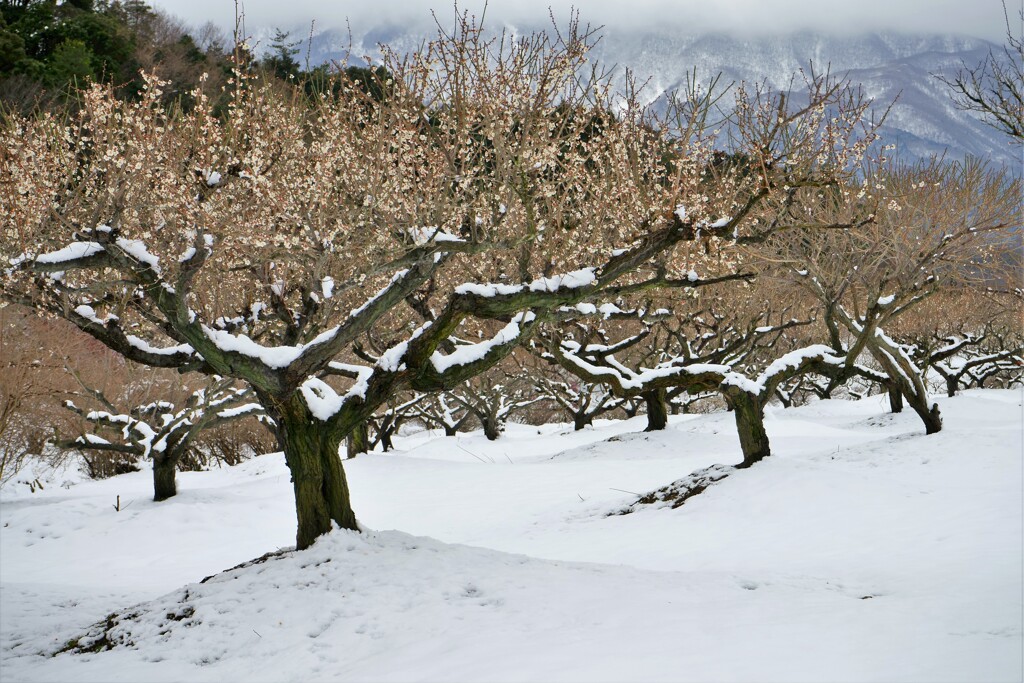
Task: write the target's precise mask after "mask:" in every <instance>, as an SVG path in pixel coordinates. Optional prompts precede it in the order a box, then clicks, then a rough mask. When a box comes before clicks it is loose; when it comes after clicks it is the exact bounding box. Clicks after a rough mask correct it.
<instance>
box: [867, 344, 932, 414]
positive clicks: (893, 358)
mask: <svg viewBox="0 0 1024 683" xmlns="http://www.w3.org/2000/svg"><path fill="white" fill-rule="evenodd" d="M868 350H869V351H870V352H871V355H872V356H873V357H874V359H875V361H876V362H877V363H878V364H879V365H880V366H881V367H882V370H884V371H885V374H886V375H888V376H889V380H890V382H892V383H893V385H894V386H895V387H896V388H897V389H898V390H899V392H900V393H901V394H903V398H904V399H905V400H906V402H907V403H909V404H910V407H911V408H913V409H914V412H915V413H917V415H918V417H920V418H921V421H922V422H924V431H925V434H935V433H937V432H940V431H942V418H941V417H940V416H939V406H938V404H932V405H928V387H927V385H926V384H925V381H924V377H922V376H921V374H920V373H921V371H920V369H918V368H916V367H915V366H914V365H913V363H911V362H910V361H909V360H908V359H907V358H906V357H905V356H904V354H903V352H902V351H901V349H900V348H899V347H898V346H896V345H895V344H893V343H892V342H891V341H889V340H888V338H887V337H885V336H884V335H875V336H873V337H872V338H871V340H870V342H869V343H868Z"/></svg>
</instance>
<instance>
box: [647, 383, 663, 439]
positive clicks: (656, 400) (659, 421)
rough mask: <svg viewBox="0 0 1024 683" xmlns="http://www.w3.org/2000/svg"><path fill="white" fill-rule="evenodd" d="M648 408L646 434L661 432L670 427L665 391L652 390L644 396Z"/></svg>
mask: <svg viewBox="0 0 1024 683" xmlns="http://www.w3.org/2000/svg"><path fill="white" fill-rule="evenodd" d="M642 395H643V399H644V405H646V406H647V428H646V429H644V431H645V432H657V431H661V430H662V429H664V428H665V427H666V426H667V425H668V399H667V398H666V395H665V389H652V390H651V391H645V392H644V393H643V394H642Z"/></svg>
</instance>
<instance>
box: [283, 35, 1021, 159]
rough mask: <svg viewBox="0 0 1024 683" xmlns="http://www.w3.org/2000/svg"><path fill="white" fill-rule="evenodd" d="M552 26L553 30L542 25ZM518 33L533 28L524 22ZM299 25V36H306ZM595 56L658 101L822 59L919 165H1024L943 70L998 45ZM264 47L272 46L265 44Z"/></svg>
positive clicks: (706, 45) (779, 85) (616, 49)
mask: <svg viewBox="0 0 1024 683" xmlns="http://www.w3.org/2000/svg"><path fill="white" fill-rule="evenodd" d="M537 28H538V29H541V30H543V29H544V28H545V26H544V25H540V24H539V25H538V26H537ZM513 30H514V31H515V32H517V33H524V32H528V31H530V30H532V27H526V26H518V27H516V28H515V29H513ZM301 34H302V31H301V30H299V29H296V31H295V32H293V34H292V35H294V36H297V35H301ZM431 35H432V32H431V30H430V29H429V28H423V29H415V28H410V27H403V26H395V25H392V26H377V27H375V28H373V29H371V30H368V31H366V32H364V33H361V34H353V35H351V36H350V35H349V34H348V32H347V31H343V30H325V31H321V32H318V33H316V34H315V35H313V37H312V39H311V40H309V41H307V42H306V44H304V45H302V50H301V54H300V55H299V58H300V59H302V60H305V59H307V58H308V60H309V63H310V64H320V63H323V62H325V61H333V60H344V59H345V58H346V56H347V55H352V60H353V61H358V59H359V58H360V57H362V56H367V57H369V58H371V59H377V58H379V56H380V50H379V47H378V46H379V44H388V45H390V46H391V47H392V48H394V49H396V50H398V51H400V52H404V51H408V50H413V49H415V48H416V47H417V46H418V45H420V44H421V42H422V41H423V40H425V39H426V38H427V37H429V36H431ZM600 35H601V36H602V37H601V40H600V41H599V43H598V44H597V46H596V48H595V49H594V51H593V52H592V53H591V54H592V56H593V58H594V59H597V60H600V61H601V62H602V63H604V64H608V65H614V66H615V73H616V74H618V77H619V78H622V75H623V74H624V73H625V70H626V68H629V69H631V70H632V71H633V72H634V73H635V75H636V76H637V77H638V78H639V80H640V81H645V80H646V81H647V85H646V93H647V94H648V96H649V98H650V100H651V101H655V102H657V100H658V98H659V97H663V96H664V93H666V92H668V91H671V90H673V89H676V88H679V87H681V86H682V85H684V84H685V79H686V78H687V76H688V75H689V74H692V73H693V71H694V68H696V73H697V76H698V78H699V79H702V80H705V79H708V78H710V77H712V76H714V75H716V74H719V73H721V74H722V76H721V81H720V83H722V84H725V83H730V82H740V81H746V82H748V83H749V82H760V81H766V82H767V83H768V84H769V85H770V86H771V87H772V88H774V89H779V90H781V89H787V88H789V87H790V85H791V83H792V84H793V85H794V86H796V85H799V84H800V82H801V81H800V79H799V76H797V78H796V81H795V82H794V81H793V78H794V75H796V74H798V72H799V70H800V69H801V68H804V69H806V68H808V66H809V65H810V64H812V63H813V65H814V67H815V68H817V69H822V68H824V67H829V68H830V69H831V71H832V73H833V74H839V75H844V74H845V75H847V76H848V77H849V79H850V80H851V81H852V82H854V83H860V84H862V85H863V87H864V90H865V92H866V93H867V95H868V96H869V97H871V98H873V99H874V101H875V102H876V110H877V111H878V112H879V113H880V112H882V111H884V110H885V109H886V108H887V107H889V106H890V105H892V107H891V109H890V111H889V114H888V118H887V119H886V122H885V125H884V127H883V131H882V132H883V136H884V141H885V142H886V143H894V144H896V145H897V149H898V151H899V153H900V156H901V158H903V159H905V160H912V159H915V158H920V157H926V156H929V155H931V154H942V153H946V155H947V158H953V159H955V158H961V157H963V156H964V155H967V154H970V155H975V156H982V157H987V158H990V159H991V160H992V161H993V162H994V163H997V164H1006V165H1010V166H1012V167H1013V168H1017V169H1019V168H1020V167H1021V158H1020V149H1019V148H1017V147H1013V146H1011V145H1010V144H1009V140H1008V138H1006V137H1005V136H1004V135H1002V134H1001V133H999V132H997V131H995V130H993V129H991V128H989V127H988V126H986V125H985V124H984V123H983V122H982V121H980V120H979V119H978V118H977V117H975V116H974V115H972V114H968V113H966V112H963V111H960V110H958V109H956V107H954V106H953V102H952V100H951V99H950V91H949V88H948V87H947V86H946V85H944V84H943V83H942V82H941V81H939V79H938V78H936V76H935V75H936V74H945V75H947V76H950V75H952V74H954V73H956V71H957V69H959V68H961V66H962V65H963V64H967V65H970V66H973V65H975V64H977V63H979V62H980V61H981V60H982V59H983V58H984V57H985V55H986V54H987V53H988V51H989V50H990V49H992V48H993V47H996V46H995V45H994V44H993V43H990V42H988V41H985V40H982V39H979V38H969V37H963V36H943V35H913V34H898V33H874V34H863V35H855V36H829V35H822V34H817V33H811V32H801V33H794V34H789V35H785V36H781V35H776V36H756V37H755V36H748V37H739V36H732V35H723V34H707V35H700V36H695V35H685V34H683V33H675V32H670V31H668V30H665V31H661V32H656V31H638V30H626V29H617V28H616V27H604V28H602V29H601V30H600ZM264 44H267V43H266V42H264Z"/></svg>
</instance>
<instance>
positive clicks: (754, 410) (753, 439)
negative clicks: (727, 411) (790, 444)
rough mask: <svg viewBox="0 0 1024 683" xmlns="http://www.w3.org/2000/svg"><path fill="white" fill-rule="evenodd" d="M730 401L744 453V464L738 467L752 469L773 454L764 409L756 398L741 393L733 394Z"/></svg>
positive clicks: (729, 398)
mask: <svg viewBox="0 0 1024 683" xmlns="http://www.w3.org/2000/svg"><path fill="white" fill-rule="evenodd" d="M728 400H729V405H731V406H732V408H733V415H735V417H736V431H737V432H739V436H740V449H741V450H742V451H743V462H742V463H740V464H739V465H737V467H739V468H743V467H750V466H751V465H753V464H754V463H755V462H758V461H759V460H763V459H764V458H767V457H768V456H769V455H771V454H772V451H771V446H770V444H769V443H768V432H766V431H765V429H764V407H763V406H762V405H761V402H760V401H759V400H758V399H757V398H756V397H754V396H751V395H750V394H748V393H746V392H741V391H736V392H734V393H731V394H730V395H729V397H728Z"/></svg>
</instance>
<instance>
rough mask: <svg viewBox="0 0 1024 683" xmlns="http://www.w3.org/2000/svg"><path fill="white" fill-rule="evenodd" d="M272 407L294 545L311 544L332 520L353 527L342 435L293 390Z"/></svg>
mask: <svg viewBox="0 0 1024 683" xmlns="http://www.w3.org/2000/svg"><path fill="white" fill-rule="evenodd" d="M275 408H276V410H275V411H274V412H275V413H276V414H274V415H273V417H274V420H275V421H276V422H277V439H278V443H279V445H280V446H281V449H282V450H283V451H284V457H285V461H286V462H287V463H288V469H289V470H290V471H291V475H292V489H293V491H294V493H295V515H296V518H297V521H298V531H297V533H296V537H295V545H296V547H297V548H298V549H299V550H303V549H305V548H308V547H309V546H311V545H312V544H313V542H314V541H315V540H316V539H317V538H318V537H319V536H322V535H323V534H326V533H328V532H329V531H330V530H331V523H332V522H334V523H336V524H337V525H338V526H339V527H341V528H342V529H352V530H358V528H359V527H358V525H357V524H356V516H355V513H354V512H352V506H351V501H350V499H349V492H348V482H347V481H346V479H345V470H344V469H343V468H342V465H341V458H340V457H339V455H338V448H339V446H340V445H341V437H339V436H337V435H332V434H331V433H330V431H329V430H328V429H327V428H326V426H325V425H324V423H322V422H321V421H320V420H318V419H316V418H315V417H313V416H312V415H311V414H310V413H309V410H308V409H307V408H306V406H305V403H303V401H302V398H301V397H300V396H298V395H297V394H293V395H292V396H291V397H289V398H288V399H287V400H286V401H284V402H282V403H278V404H277V405H276V406H275Z"/></svg>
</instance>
